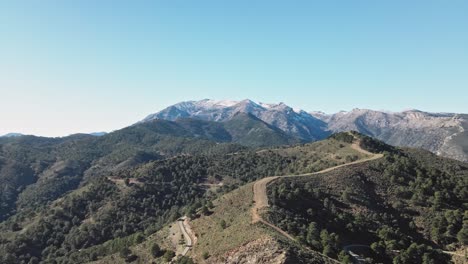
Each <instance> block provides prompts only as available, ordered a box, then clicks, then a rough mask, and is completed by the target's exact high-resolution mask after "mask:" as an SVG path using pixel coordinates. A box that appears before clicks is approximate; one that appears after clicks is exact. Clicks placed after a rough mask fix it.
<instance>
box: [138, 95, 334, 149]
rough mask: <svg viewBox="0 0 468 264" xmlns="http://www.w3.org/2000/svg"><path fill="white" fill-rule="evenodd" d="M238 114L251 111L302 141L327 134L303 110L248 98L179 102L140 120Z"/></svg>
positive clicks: (218, 118)
mask: <svg viewBox="0 0 468 264" xmlns="http://www.w3.org/2000/svg"><path fill="white" fill-rule="evenodd" d="M238 113H248V114H251V115H253V116H255V117H257V118H259V119H260V120H262V121H264V122H266V123H268V124H270V125H272V126H274V127H277V128H278V129H280V130H282V131H283V132H284V133H286V134H288V135H290V136H294V137H297V138H300V139H302V140H307V141H311V140H318V139H323V138H325V137H326V136H327V135H329V133H328V132H326V131H325V130H324V128H325V125H326V124H325V123H324V122H323V121H321V120H319V119H317V118H315V117H313V116H312V115H310V114H308V113H306V112H305V111H301V110H297V111H295V110H294V109H292V108H291V107H289V106H287V105H285V104H283V103H280V104H263V103H259V104H257V103H255V102H253V101H251V100H243V101H214V100H209V99H205V100H201V101H187V102H182V103H178V104H175V105H173V106H170V107H168V108H166V109H164V110H162V111H160V112H158V113H155V114H151V115H149V116H148V117H146V118H145V119H144V120H143V121H142V122H148V121H151V120H154V119H165V120H177V119H179V118H187V117H190V118H197V119H201V120H209V121H217V122H223V121H228V120H230V119H232V118H233V117H234V116H235V115H236V114H238Z"/></svg>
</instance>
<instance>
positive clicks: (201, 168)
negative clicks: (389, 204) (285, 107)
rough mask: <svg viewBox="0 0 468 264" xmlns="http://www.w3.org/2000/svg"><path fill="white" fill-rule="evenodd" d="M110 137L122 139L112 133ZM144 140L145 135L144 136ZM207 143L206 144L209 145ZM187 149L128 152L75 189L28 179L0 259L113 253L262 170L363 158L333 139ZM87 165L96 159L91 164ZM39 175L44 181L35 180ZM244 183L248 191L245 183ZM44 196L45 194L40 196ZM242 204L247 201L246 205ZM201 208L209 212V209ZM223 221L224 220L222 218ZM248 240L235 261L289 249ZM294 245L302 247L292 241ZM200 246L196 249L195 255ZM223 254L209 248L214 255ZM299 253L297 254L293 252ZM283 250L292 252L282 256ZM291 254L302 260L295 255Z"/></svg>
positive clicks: (64, 169)
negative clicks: (164, 153)
mask: <svg viewBox="0 0 468 264" xmlns="http://www.w3.org/2000/svg"><path fill="white" fill-rule="evenodd" d="M165 122H168V121H165ZM169 127H170V126H169ZM140 129H143V128H141V127H140ZM163 131H167V128H164V129H163V130H161V131H160V132H163ZM135 132H136V131H135ZM140 132H141V131H140ZM125 135H128V133H125ZM136 135H140V134H139V133H136V134H134V136H132V137H131V138H134V137H135V136H136ZM159 135H160V134H159ZM108 136H112V133H111V134H109V135H106V136H103V137H100V138H99V139H100V140H102V138H106V137H108ZM114 136H115V137H116V138H120V137H119V136H118V134H117V135H114ZM90 138H93V140H92V141H91V142H92V144H93V145H94V146H100V147H101V148H102V147H103V146H105V145H100V144H103V143H102V142H101V141H95V140H98V139H97V138H95V137H91V136H90ZM175 139H176V138H172V140H175ZM107 140H108V142H106V144H109V146H110V145H111V142H114V141H113V140H114V138H110V139H109V138H108V139H107ZM120 142H121V143H122V144H123V143H124V142H125V143H126V144H130V142H132V141H131V140H130V138H129V139H127V140H126V141H120ZM143 142H151V141H150V140H149V139H146V140H144V141H143ZM203 142H209V141H203ZM97 143H99V144H97ZM67 144H68V143H67ZM75 144H76V142H75ZM210 144H211V143H210ZM213 144H215V145H216V146H219V145H221V144H217V143H213ZM205 145H206V147H207V148H208V149H210V145H207V144H205ZM130 146H131V145H130ZM152 147H158V145H152ZM54 151H55V150H54ZM52 153H54V152H52ZM182 153H185V152H182ZM189 153H191V155H180V156H176V157H170V158H166V159H163V160H152V159H153V158H159V157H153V156H151V155H149V154H148V153H139V154H138V155H136V156H135V157H134V158H131V159H126V160H125V162H127V161H128V163H131V164H132V165H133V166H132V167H127V166H125V165H123V166H122V167H121V168H119V169H112V170H103V171H101V173H94V174H92V175H93V177H89V178H88V179H87V180H86V181H81V182H80V181H78V183H79V186H78V189H73V188H71V189H70V188H63V189H64V190H63V189H62V188H60V190H62V191H63V192H62V193H61V195H57V194H58V193H55V191H54V190H56V188H54V186H55V185H54V186H51V185H47V184H44V185H43V184H40V185H36V184H32V185H31V187H28V189H30V191H27V192H26V193H23V192H22V193H21V194H20V197H21V198H20V204H23V205H24V207H22V208H20V209H21V210H17V211H16V212H12V214H13V215H12V216H11V217H9V218H8V220H6V221H3V222H2V223H0V256H1V257H2V258H1V259H0V262H2V263H16V262H18V260H19V261H20V262H21V261H25V262H26V263H27V262H29V261H30V260H31V259H34V260H47V261H49V260H50V261H51V260H52V259H54V260H56V261H58V262H59V263H83V262H86V261H90V260H95V259H98V258H100V257H104V256H108V255H112V254H114V253H117V252H118V251H120V250H121V249H122V248H123V247H125V246H128V247H130V246H132V245H136V244H139V243H141V242H142V241H143V240H144V238H145V237H147V236H148V235H149V234H152V233H154V232H155V231H156V230H159V229H160V228H161V227H162V226H164V225H165V224H167V223H169V222H172V221H174V220H175V219H177V218H178V217H180V216H183V215H184V214H187V215H189V216H191V217H194V216H196V215H197V211H198V212H204V211H205V209H203V208H204V207H211V206H210V203H209V201H211V200H213V199H214V198H216V197H217V196H218V195H219V194H222V193H225V192H228V191H231V190H232V189H234V188H236V187H237V186H240V185H243V184H246V183H248V182H251V181H254V180H256V179H260V178H262V177H266V176H268V175H274V174H277V175H281V174H289V173H307V172H313V171H317V170H320V169H322V168H324V167H327V166H335V165H337V164H342V163H346V162H347V160H352V159H356V158H360V157H361V156H360V155H361V154H360V153H358V152H356V151H354V150H353V149H352V148H351V147H350V145H349V144H348V143H346V142H340V141H338V140H336V139H333V138H330V139H328V140H324V141H320V142H315V143H311V144H306V145H299V146H295V147H291V148H284V147H280V148H277V149H266V150H256V151H245V152H243V151H240V149H237V150H236V151H235V152H234V153H232V152H225V154H222V153H221V152H216V151H214V152H210V151H207V149H203V148H201V149H198V151H194V152H189ZM119 160H120V159H119ZM140 162H143V164H140ZM100 164H102V163H100ZM76 166H78V168H76ZM92 166H93V167H94V166H96V165H95V164H94V163H93V164H92ZM81 168H86V167H83V166H81V165H79V163H76V162H73V161H71V160H67V161H63V162H59V163H58V162H56V161H55V160H54V161H52V162H51V164H50V165H48V166H45V167H44V168H43V171H42V172H41V175H40V177H39V180H38V183H39V182H41V181H44V182H46V183H49V184H50V183H51V182H52V181H53V180H57V183H67V182H70V179H68V178H67V177H78V179H81V177H83V175H82V174H79V175H77V176H73V175H75V172H76V171H77V170H78V169H81ZM112 168H114V166H112ZM88 170H89V169H88ZM86 173H90V172H88V171H86ZM42 178H44V180H41V179H42ZM46 179H48V180H46ZM57 186H61V185H57ZM46 187H47V188H46ZM48 190H51V191H54V192H53V194H54V195H55V196H50V195H44V192H45V191H48ZM247 190H249V192H250V193H251V192H252V189H251V188H248V189H247ZM46 194H50V193H46ZM249 195H250V196H245V197H243V198H242V199H239V201H244V200H245V199H249V200H250V201H251V198H248V197H251V194H249ZM44 198H47V199H45V200H41V199H44ZM236 199H237V198H236ZM27 201H28V202H27ZM36 201H42V202H41V203H37V202H36ZM44 201H47V202H44ZM215 204H216V203H215ZM242 206H243V207H246V208H250V207H251V204H250V203H247V204H244V205H242ZM227 207H230V204H226V203H225V204H224V205H223V206H222V207H219V208H220V210H221V211H219V213H213V214H212V215H213V217H215V216H216V217H219V216H221V215H222V217H227V216H228V214H223V211H224V209H221V208H227ZM231 207H232V206H231ZM243 207H242V208H243ZM240 208H241V207H238V208H237V209H236V208H231V209H232V210H238V209H240ZM203 214H204V215H206V216H208V214H209V213H208V214H206V212H204V213H203ZM243 217H246V218H247V219H248V222H247V223H248V224H249V225H250V209H246V210H245V215H244V216H243ZM225 221H226V222H227V223H228V224H229V223H230V222H228V221H227V220H226V219H225ZM200 228H201V227H200ZM196 229H197V226H196V225H194V230H196ZM198 230H200V229H198ZM231 231H233V230H232V229H229V228H227V229H226V231H225V232H223V233H221V234H218V235H221V236H225V235H226V234H229V233H231ZM226 232H227V233H226ZM201 233H203V232H201ZM201 233H200V234H201ZM253 234H254V233H253ZM237 235H239V236H240V235H241V233H239V234H232V238H233V239H237V238H235V237H236V236H237ZM200 236H201V235H200ZM142 238H143V240H142ZM204 239H205V238H203V239H202V238H201V237H200V240H199V241H205V240H204ZM217 239H221V237H218V238H217ZM258 239H260V240H258ZM203 243H206V242H203ZM248 243H252V244H249V245H248V246H246V247H245V248H238V247H237V246H241V245H239V244H236V243H233V245H234V246H235V247H233V248H232V249H233V250H237V251H236V252H237V253H235V254H233V255H230V256H231V257H233V261H235V259H239V258H243V259H245V258H248V257H249V254H247V253H246V252H250V251H249V250H252V249H255V248H258V247H263V246H266V247H268V248H271V249H272V252H273V251H274V252H290V251H289V250H288V249H287V247H288V246H287V247H286V248H285V249H284V250H283V249H281V248H284V247H283V246H281V245H280V244H278V243H277V242H274V241H273V242H272V241H270V240H263V238H262V237H257V236H254V237H253V240H249V241H248ZM229 244H230V241H226V245H225V246H227V247H229ZM210 245H211V246H216V245H215V244H210ZM244 246H245V245H244ZM295 248H299V249H300V247H297V246H295ZM214 249H215V248H213V250H214ZM299 251H301V250H299ZM198 252H199V251H198ZM274 252H273V253H274ZM291 252H292V251H291ZM294 252H298V251H294ZM307 252H309V251H307ZM203 253H204V252H203V251H201V252H199V253H197V254H202V255H203ZM225 253H226V252H220V251H211V249H210V250H209V254H211V255H212V256H213V260H216V259H217V258H218V257H222V255H223V254H225ZM309 253H310V254H311V258H312V259H313V258H314V257H313V256H314V255H316V254H315V253H313V252H309ZM309 253H307V254H309ZM215 254H216V257H215ZM220 254H221V255H220ZM291 254H292V253H291ZM297 254H299V253H294V254H293V255H294V256H296V255H297ZM304 254H306V253H304ZM280 255H281V254H280ZM273 256H277V255H276V254H273ZM288 256H290V255H287V256H286V257H288ZM291 256H292V255H291ZM198 258H199V259H202V256H201V255H198ZM297 258H299V259H307V258H306V257H301V256H299V255H297ZM47 261H46V262H47ZM291 263H299V262H294V261H293V262H291ZM305 263H307V261H305ZM319 263H320V262H319Z"/></svg>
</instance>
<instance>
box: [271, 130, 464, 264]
mask: <svg viewBox="0 0 468 264" xmlns="http://www.w3.org/2000/svg"><path fill="white" fill-rule="evenodd" d="M342 140H346V139H342ZM369 142H370V141H369ZM369 142H367V144H368V145H370V146H372V149H374V150H377V149H381V147H380V146H379V145H380V144H379V143H371V144H369ZM364 143H366V142H364ZM387 149H388V148H385V149H384V150H387ZM385 153H386V155H385V158H384V159H380V160H376V161H374V162H372V163H371V164H370V165H365V164H364V165H355V166H352V167H350V168H343V169H340V170H339V171H334V172H330V173H328V174H326V175H320V176H316V177H311V178H300V179H299V178H288V179H282V180H280V181H278V182H277V183H275V184H274V185H273V186H272V187H271V188H270V194H269V196H270V199H271V200H272V203H273V204H274V206H272V210H271V212H270V214H269V215H268V218H269V219H270V221H272V222H273V223H275V224H277V225H278V226H280V227H281V228H282V229H284V230H286V231H287V232H289V233H291V234H293V235H294V236H296V237H297V238H298V240H299V241H301V243H303V244H304V245H307V246H309V247H311V248H313V249H315V250H319V251H322V252H323V253H324V254H326V255H329V256H331V257H334V258H337V259H341V260H342V261H344V262H347V261H350V260H351V259H350V258H349V256H347V255H346V253H345V251H344V250H352V251H358V252H361V253H362V254H363V255H366V256H367V257H369V258H371V259H374V261H379V262H384V263H390V262H392V261H393V263H446V262H448V259H449V257H448V255H446V254H444V253H442V252H441V250H454V249H456V248H459V247H461V246H463V245H467V242H468V241H467V239H466V238H467V237H466V234H467V232H468V229H467V228H468V225H467V221H468V211H467V210H468V167H467V166H466V164H464V163H461V162H456V161H453V160H449V159H443V158H439V157H436V156H434V155H433V154H430V153H427V152H424V151H415V150H406V151H393V152H385ZM352 244H359V245H367V246H368V247H367V248H366V247H364V246H361V247H355V248H347V247H346V246H347V245H352Z"/></svg>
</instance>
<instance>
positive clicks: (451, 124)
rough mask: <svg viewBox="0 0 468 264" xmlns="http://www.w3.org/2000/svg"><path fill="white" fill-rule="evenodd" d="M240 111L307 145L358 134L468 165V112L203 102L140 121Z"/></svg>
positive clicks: (222, 116)
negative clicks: (337, 135)
mask: <svg viewBox="0 0 468 264" xmlns="http://www.w3.org/2000/svg"><path fill="white" fill-rule="evenodd" d="M236 113H249V114H252V115H253V116H255V117H257V118H258V119H260V120H262V121H264V122H265V123H267V124H269V125H272V126H274V127H277V128H278V129H280V130H282V131H283V132H285V133H286V134H287V135H289V136H291V137H295V138H298V139H300V140H303V141H316V140H320V139H324V138H326V137H327V136H329V135H331V134H332V133H337V132H343V131H349V130H355V131H358V132H361V133H363V134H366V135H368V136H372V137H376V138H378V139H380V140H383V141H385V142H386V143H388V144H391V145H397V146H404V147H417V148H423V149H426V150H429V151H431V152H434V153H436V154H438V155H441V156H445V157H449V158H454V159H457V160H461V161H468V132H466V131H467V129H468V114H459V113H445V112H435V113H432V112H425V111H421V110H417V109H408V110H404V111H401V112H392V111H377V110H370V109H360V108H354V109H352V110H350V111H340V112H337V113H334V114H327V113H324V112H320V111H311V112H307V111H304V110H300V109H296V108H293V107H290V106H288V105H286V104H285V103H283V102H280V103H276V104H271V103H263V102H258V103H256V102H254V101H252V100H250V99H245V100H241V101H232V100H221V101H216V100H211V99H203V100H200V101H185V102H180V103H177V104H174V105H172V106H169V107H167V108H165V109H163V110H161V111H159V112H156V113H154V114H150V115H148V116H147V117H146V118H145V119H143V120H142V121H140V122H148V121H151V120H154V119H165V120H177V119H179V118H195V119H201V120H208V121H215V122H226V121H227V120H230V119H232V118H233V116H234V115H235V114H236Z"/></svg>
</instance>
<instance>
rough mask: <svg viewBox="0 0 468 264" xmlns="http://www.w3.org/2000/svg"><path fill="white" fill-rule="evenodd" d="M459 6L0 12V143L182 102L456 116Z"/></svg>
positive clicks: (463, 11)
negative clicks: (7, 136) (4, 137)
mask: <svg viewBox="0 0 468 264" xmlns="http://www.w3.org/2000/svg"><path fill="white" fill-rule="evenodd" d="M467 14H468V1H466V0H462V1H457V0H450V1H441V0H439V1H429V0H425V1H417V0H414V1H413V0H412V1H407V0H402V1H397V0H392V1H374V0H372V1H371V0H369V1H360V0H353V1H345V0H340V1H333V0H326V1H325V0H323V1H272V0H269V1H255V0H248V1H240V0H236V1H219V0H216V1H203V0H197V1H177V0H170V1H169V0H166V1H156V0H154V1H116V0H112V1H105V0H99V1H95V0H89V1H71V0H56V1H47V0H30V1H21V0H15V1H1V3H0V134H3V133H7V132H13V131H14V132H22V133H33V134H38V135H48V136H58V135H66V134H70V133H73V132H91V131H102V130H104V131H109V130H113V129H117V128H121V127H124V126H126V125H129V124H132V123H134V122H136V121H137V120H140V119H141V118H143V117H144V116H146V115H147V114H149V113H152V112H156V111H158V110H160V109H162V108H164V107H166V106H168V105H171V104H173V103H176V102H179V101H182V100H191V99H203V98H213V99H245V98H250V99H252V100H255V101H262V102H280V101H282V102H285V103H287V104H289V105H291V106H294V107H300V108H303V109H305V110H310V111H312V110H322V111H325V112H329V113H330V112H336V111H339V110H350V109H352V108H355V107H357V108H371V109H376V110H381V109H385V110H391V111H400V110H403V109H406V108H418V109H421V110H426V111H444V112H464V113H468V15H467Z"/></svg>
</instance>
